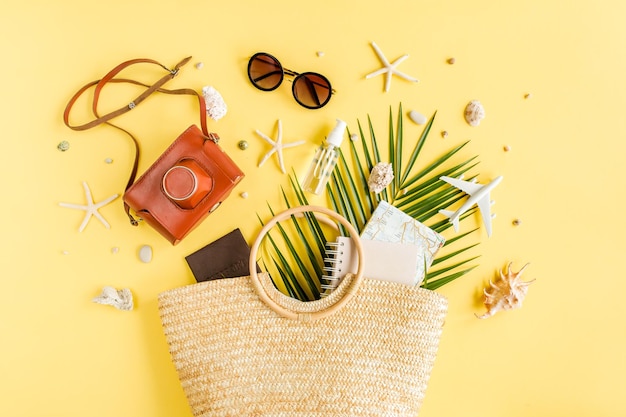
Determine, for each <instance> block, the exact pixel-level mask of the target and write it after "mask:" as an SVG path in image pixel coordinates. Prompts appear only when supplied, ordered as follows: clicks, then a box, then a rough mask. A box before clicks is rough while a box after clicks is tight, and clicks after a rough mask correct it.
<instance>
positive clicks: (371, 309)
mask: <svg viewBox="0 0 626 417" xmlns="http://www.w3.org/2000/svg"><path fill="white" fill-rule="evenodd" d="M305 211H312V212H316V213H321V214H325V215H327V216H329V217H331V218H333V219H334V220H336V221H338V222H339V223H341V224H342V225H344V226H345V228H346V230H348V232H349V234H350V237H351V239H352V240H353V242H354V244H355V247H356V249H357V253H358V255H359V257H360V262H359V264H360V265H359V270H358V271H357V273H356V274H354V275H353V274H348V276H346V277H345V278H344V279H343V280H342V282H341V284H340V285H339V286H338V287H337V288H336V289H335V290H334V291H333V292H332V293H331V294H330V295H328V296H327V297H324V298H322V299H320V300H316V301H310V302H301V301H298V300H295V299H293V298H290V297H287V296H285V295H284V294H282V293H281V292H279V291H278V290H277V289H276V288H275V287H274V286H273V284H272V281H271V278H270V277H269V275H268V274H267V273H257V272H256V268H255V261H256V256H257V253H258V249H259V245H260V243H261V240H262V239H263V237H264V235H265V234H266V233H267V232H268V231H269V229H271V228H272V227H273V226H274V225H276V223H278V222H279V221H281V220H285V219H287V218H289V217H290V216H291V215H293V214H297V213H302V212H305ZM362 254H363V251H362V247H361V244H360V241H359V238H358V234H357V232H356V231H355V230H354V228H353V227H352V226H351V225H350V223H349V222H348V221H347V220H345V219H344V218H343V217H341V216H340V215H338V214H337V213H335V212H333V211H331V210H328V209H326V208H323V207H315V206H301V207H297V208H293V209H289V210H287V211H285V212H282V213H280V214H278V215H277V216H276V217H274V218H273V219H272V220H271V221H270V222H268V223H267V224H266V225H265V227H264V228H263V229H262V230H261V232H260V233H259V236H258V237H257V239H256V241H255V243H254V244H253V246H252V248H251V253H250V265H251V268H250V276H247V277H241V278H229V279H220V280H215V281H206V282H202V283H198V284H193V285H189V286H185V287H181V288H176V289H173V290H169V291H166V292H164V293H161V294H159V312H160V316H161V321H162V324H163V328H164V332H165V336H166V340H167V342H168V345H169V350H170V353H171V357H172V361H173V363H174V365H175V367H176V370H177V372H178V375H179V378H180V381H181V383H182V387H183V389H184V391H185V394H186V396H187V398H188V401H189V404H190V407H191V410H192V412H193V415H194V416H196V417H200V416H411V417H414V416H416V415H417V414H418V411H419V408H420V405H421V403H422V400H423V398H424V392H425V390H426V385H427V382H428V379H429V377H430V372H431V369H432V367H433V363H434V360H435V356H436V353H437V348H438V345H439V338H440V336H441V331H442V326H443V323H444V319H445V315H446V313H447V300H446V298H445V297H443V296H442V295H439V294H437V293H435V292H433V291H429V290H425V289H423V288H419V287H408V286H405V285H403V284H398V283H393V282H386V281H378V280H372V279H363V273H362V271H363V264H364V262H367V259H363V258H362Z"/></svg>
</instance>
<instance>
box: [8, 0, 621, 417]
mask: <svg viewBox="0 0 626 417" xmlns="http://www.w3.org/2000/svg"><path fill="white" fill-rule="evenodd" d="M625 14H626V5H625V3H624V2H622V1H617V0H599V1H595V2H585V1H578V0H572V1H563V0H549V1H546V0H526V1H523V2H510V1H495V0H475V1H472V2H468V1H461V0H443V1H438V2H427V1H415V0H413V1H401V0H388V1H371V0H367V1H337V0H332V1H331V0H318V1H316V2H299V1H276V0H265V1H256V0H254V1H253V0H241V1H235V2H230V1H222V2H215V1H206V0H205V1H198V0H181V1H167V2H166V1H144V0H138V1H128V0H125V1H121V0H109V1H100V2H94V1H91V0H80V1H78V0H64V1H59V2H50V1H34V0H23V1H19V2H17V1H15V2H4V3H3V5H2V6H0V31H1V33H2V36H1V38H0V53H1V57H2V58H1V59H2V68H1V69H0V74H1V76H0V77H1V80H2V81H1V83H2V87H1V89H2V95H1V97H2V100H1V101H0V103H1V104H0V105H1V106H2V111H0V127H1V129H2V130H1V131H2V147H1V149H2V151H1V152H0V166H1V167H2V173H3V178H2V213H1V214H2V215H1V216H0V222H1V223H0V226H1V228H0V233H1V234H2V251H1V255H0V256H1V258H0V259H1V260H2V261H1V277H2V285H1V286H0V288H2V297H1V301H0V393H1V397H2V399H1V400H0V415H3V416H16V417H17V416H64V417H71V416H91V417H97V416H120V417H121V416H154V417H159V416H162V417H166V416H168V417H169V416H187V415H190V412H189V409H188V406H187V404H186V400H185V397H184V394H183V392H182V389H181V387H180V384H179V382H178V380H177V377H176V374H175V371H174V368H173V366H172V364H171V362H170V358H169V353H168V351H167V346H166V344H165V340H164V337H163V335H162V331H161V327H160V323H159V319H158V313H157V306H156V296H157V294H158V293H159V292H161V291H164V290H167V289H169V288H173V287H177V286H181V285H187V284H190V283H192V282H193V277H192V275H191V272H190V271H189V269H188V267H187V265H186V263H185V261H184V256H186V255H188V254H189V253H191V252H193V251H195V250H197V249H198V248H200V247H202V246H204V245H205V244H207V243H209V242H210V241H212V240H214V239H216V238H218V237H220V236H222V235H223V234H225V233H227V232H229V231H230V230H232V229H233V228H236V227H240V228H241V229H242V231H243V233H244V235H245V237H246V239H247V240H248V241H249V242H251V241H252V240H253V239H254V237H255V235H256V233H257V232H258V229H259V227H258V220H257V219H256V213H259V214H261V216H263V217H267V216H268V212H267V208H266V202H270V203H271V204H272V205H273V206H276V207H280V204H281V199H280V194H279V190H280V186H285V187H288V178H287V176H285V175H282V174H281V173H280V171H279V169H278V166H277V163H276V160H275V159H273V158H272V159H271V160H269V161H268V162H267V163H266V164H265V165H264V166H262V167H261V168H258V167H257V166H256V165H257V163H258V161H259V159H260V158H261V157H262V156H263V154H265V152H266V151H267V150H269V148H268V146H267V145H266V144H265V143H264V142H263V141H262V140H261V139H260V138H259V137H258V136H256V135H255V133H254V130H255V129H259V130H261V131H263V132H265V133H266V134H268V135H272V136H273V135H274V134H275V130H274V129H275V124H276V121H277V120H278V119H281V120H282V122H283V129H284V140H285V141H286V142H291V141H296V140H306V141H307V143H306V145H303V146H300V147H298V148H295V149H290V150H287V151H286V152H285V160H286V164H287V167H288V169H291V168H292V167H293V169H294V170H295V171H296V172H297V174H298V175H299V176H300V178H302V176H303V175H304V172H305V170H306V167H307V165H308V163H309V160H310V157H311V153H312V151H313V149H314V148H315V147H316V146H317V144H318V143H319V141H320V139H321V138H322V137H323V136H324V135H325V134H326V133H327V132H328V131H329V129H330V128H332V126H333V125H334V121H335V118H337V117H339V118H342V119H344V120H346V121H347V122H348V125H349V127H350V128H351V129H352V130H355V129H356V120H357V119H359V120H361V121H362V122H363V121H365V120H366V118H367V115H368V114H369V115H370V116H371V118H372V122H373V124H374V126H375V128H376V129H377V132H378V134H379V135H381V136H382V137H386V132H387V118H388V112H389V108H390V107H391V108H392V110H393V111H394V115H395V114H396V112H397V108H398V104H399V103H400V102H402V104H403V106H404V110H405V112H408V111H410V110H417V111H420V112H421V113H423V114H425V115H427V116H430V115H431V114H432V113H433V112H434V111H435V110H437V111H438V113H437V118H436V121H435V125H434V127H433V132H432V133H431V136H430V140H429V142H428V144H427V147H426V149H425V153H426V156H425V157H423V158H424V159H423V161H424V162H428V161H430V160H432V158H434V157H436V156H438V155H440V154H441V153H443V152H444V151H446V150H448V149H450V148H451V147H452V146H454V145H457V144H459V143H461V142H464V141H466V140H471V142H470V144H469V145H468V146H467V147H466V148H465V149H464V150H463V155H462V156H463V157H469V156H472V155H479V159H480V162H481V163H480V165H479V166H478V167H477V168H476V169H475V170H474V172H475V173H476V174H478V175H479V179H480V180H481V182H484V181H488V180H489V179H491V178H493V177H495V176H496V175H503V176H504V181H503V182H502V184H501V185H500V186H499V187H498V188H496V190H495V191H494V192H493V194H492V198H493V199H495V200H496V201H497V203H496V205H495V206H494V211H495V212H496V213H497V215H498V217H497V218H496V219H495V220H494V222H493V227H494V233H493V236H492V237H491V238H489V239H488V238H487V237H486V235H485V233H484V229H482V230H481V237H480V241H481V244H480V245H479V246H478V248H477V249H476V250H475V254H477V255H481V256H480V258H479V259H478V260H477V264H479V267H478V268H476V269H475V270H474V271H472V273H471V274H469V275H468V276H466V277H464V278H462V279H461V280H459V281H456V282H455V283H452V284H450V285H448V286H446V287H444V288H443V289H441V290H440V292H441V293H443V294H445V295H446V296H447V297H448V298H449V301H450V311H449V314H448V317H447V322H446V326H445V328H444V333H443V337H442V340H441V346H440V350H439V354H438V357H437V361H436V364H435V368H434V371H433V374H432V378H431V381H430V384H429V387H428V390H427V393H426V398H425V401H424V405H423V408H422V410H421V415H422V416H425V417H428V416H452V415H457V416H467V417H469V416H480V417H502V416H508V417H517V416H520V417H521V416H531V415H532V416H553V417H554V416H568V417H574V416H623V415H626V403H625V402H624V398H623V392H624V388H626V384H625V382H626V381H625V377H624V375H625V374H626V353H625V352H626V324H624V323H625V322H624V317H625V316H626V303H624V293H625V292H626V283H625V280H624V272H623V268H622V265H623V260H624V248H625V245H624V244H623V241H624V235H625V232H626V229H625V223H624V220H623V212H624V204H625V203H626V200H625V199H624V195H623V193H624V191H625V187H624V185H625V182H624V161H623V158H624V155H625V154H626V140H625V139H626V126H625V122H624V120H626V117H624V111H625V110H624V109H625V108H626V88H625V87H626V85H625V83H626V77H625V76H624V74H626V55H625V52H624V45H626V26H624V21H623V20H624V19H623V18H624V15H625ZM372 41H374V42H376V43H377V44H378V45H379V46H380V48H381V49H382V51H383V52H384V53H385V54H386V56H387V58H388V59H389V60H394V59H396V58H398V57H400V56H401V55H402V54H404V53H408V54H409V55H410V57H409V58H408V59H407V60H406V61H405V62H404V63H402V64H401V65H400V66H399V69H400V70H401V71H404V72H406V73H408V74H410V75H413V76H415V77H417V78H419V79H420V82H419V83H416V84H414V83H409V82H407V81H404V80H402V79H400V78H398V77H394V79H393V80H392V84H391V90H390V91H389V92H388V93H384V92H383V85H384V80H383V77H376V78H374V79H368V80H366V79H365V78H364V76H365V75H366V74H367V73H369V72H372V71H374V70H376V69H377V68H379V66H380V63H379V61H378V58H377V57H376V55H375V53H374V51H373V49H372V47H371V46H370V42H372ZM257 51H266V52H269V53H272V54H274V55H275V56H277V57H278V58H279V59H280V60H281V61H282V63H283V64H284V65H285V66H286V67H287V68H290V69H294V70H298V71H306V70H311V71H317V72H320V73H323V74H325V75H327V76H328V78H329V79H330V80H331V81H332V83H333V85H334V87H335V88H336V89H337V94H336V95H335V96H333V98H332V100H331V102H330V104H329V105H328V106H326V107H325V108H323V109H321V110H317V111H310V110H306V109H304V108H301V107H300V106H298V105H297V104H296V103H295V102H294V100H293V98H292V97H291V95H290V90H289V88H288V86H289V85H290V84H286V86H282V87H281V88H279V89H278V90H276V91H274V92H271V93H264V92H261V91H258V90H256V89H254V88H253V87H252V86H251V85H250V84H249V82H248V79H247V77H246V73H245V68H246V63H247V59H248V57H250V56H251V54H253V53H254V52H257ZM318 51H323V52H324V56H322V57H318V56H317V54H316V52H318ZM188 55H193V60H192V62H191V63H190V64H188V65H187V67H185V68H184V70H183V71H182V72H181V74H180V75H179V76H178V77H177V78H176V79H175V80H174V81H172V82H171V83H170V84H168V86H169V87H191V88H195V89H198V90H200V89H201V88H202V86H205V85H212V86H214V87H215V88H216V89H218V91H220V92H221V94H222V95H223V96H224V99H225V100H226V102H227V104H228V106H229V111H228V114H227V115H226V117H225V118H224V119H222V120H220V121H219V122H212V121H211V122H210V129H211V130H214V131H217V132H218V133H219V134H220V135H221V136H222V142H221V144H222V146H223V148H224V149H225V150H226V152H228V153H229V154H230V155H231V156H232V158H233V159H234V160H235V161H236V162H237V163H238V164H239V165H240V167H241V168H242V169H243V170H244V171H245V172H246V174H247V176H246V178H245V179H244V181H243V182H242V183H241V184H240V185H239V186H238V187H237V188H236V190H235V191H234V192H233V194H232V196H231V197H230V198H229V199H228V200H227V201H226V203H225V204H224V206H223V207H221V208H220V209H219V210H218V211H217V212H215V213H214V214H212V215H211V216H210V217H209V218H208V219H207V220H206V221H205V222H204V223H203V224H202V225H201V226H200V227H199V228H198V229H197V230H196V231H195V232H193V234H192V235H190V236H189V237H188V238H187V239H185V240H184V241H183V242H182V243H181V244H180V245H178V246H176V247H172V246H170V245H169V243H167V242H166V241H165V240H164V239H163V238H161V237H160V236H159V235H157V234H156V233H155V232H153V231H152V230H150V229H149V228H148V227H147V226H145V225H144V226H143V227H140V228H139V229H134V228H131V227H130V226H129V225H128V224H127V219H126V218H125V215H124V213H123V210H122V201H121V197H120V198H118V199H117V200H115V202H114V203H112V204H110V205H108V206H106V207H104V208H103V209H101V210H100V212H101V213H102V214H103V216H104V217H105V218H106V219H107V220H108V221H109V222H110V223H111V229H109V230H107V229H105V228H104V227H103V225H102V224H101V223H100V222H98V221H97V220H95V219H92V220H91V222H90V223H89V225H88V226H87V228H86V229H85V230H84V231H83V232H82V233H78V226H79V224H80V222H81V221H82V218H83V213H82V212H78V211H73V210H69V209H65V208H61V207H59V206H58V203H59V202H61V201H65V202H73V203H82V202H84V194H83V190H82V186H81V182H82V181H86V182H87V183H88V184H89V185H90V187H91V190H92V193H93V195H94V198H95V199H96V201H100V200H103V199H105V198H106V197H108V196H110V195H112V194H115V193H117V194H121V193H122V192H123V187H124V184H125V183H126V179H127V175H128V172H129V169H130V164H131V158H132V154H131V150H132V148H131V145H130V141H129V139H128V138H127V137H125V136H123V135H122V134H120V133H118V132H117V131H115V130H114V129H109V128H107V127H100V128H96V129H93V130H91V131H88V132H74V131H72V130H70V129H68V128H67V127H65V126H64V124H63V122H62V119H61V115H62V112H63V109H64V107H65V104H66V102H67V101H68V99H69V98H70V97H71V96H72V95H73V94H74V92H75V91H76V90H78V88H79V87H81V86H82V85H83V84H85V83H87V82H88V81H91V80H93V79H97V78H98V77H100V76H102V75H103V74H105V73H106V72H107V71H108V70H109V69H111V68H112V67H113V66H115V65H117V64H118V63H120V62H122V61H124V60H127V59H131V58H138V57H147V58H153V59H156V60H158V61H161V62H163V63H164V64H166V65H174V64H175V63H176V62H178V61H179V60H180V59H182V58H183V57H185V56H188ZM450 57H454V58H456V63H455V64H454V65H449V64H447V63H446V60H447V59H448V58H450ZM196 62H203V63H204V67H203V68H202V69H196V68H195V67H194V65H193V64H194V63H196ZM130 74H132V75H134V76H136V77H138V78H141V77H143V79H144V80H146V81H151V80H154V79H156V78H158V77H160V73H158V72H157V71H154V70H152V69H144V70H138V71H134V72H131V73H130ZM157 75H158V77H157ZM527 93H530V94H532V96H531V97H530V98H529V99H525V98H524V95H525V94H527ZM132 95H133V92H132V91H126V90H124V89H117V88H115V87H114V88H113V89H111V90H110V91H109V94H108V95H106V97H105V98H104V101H103V104H102V105H103V107H102V108H103V109H107V108H108V109H113V108H116V107H119V106H120V105H121V104H122V103H124V100H127V99H128V98H129V97H132ZM471 99H478V100H480V101H481V102H482V103H483V104H484V106H485V109H486V114H487V116H486V118H485V119H484V121H483V123H482V124H481V125H480V126H479V127H476V128H472V127H469V126H468V125H467V124H466V123H465V122H464V120H463V109H464V107H465V104H466V103H467V102H468V101H469V100H471ZM80 109H82V111H81V110H80ZM195 109H196V107H195V103H193V101H192V100H191V99H189V98H186V97H169V96H155V97H151V98H150V99H148V100H147V101H146V102H144V103H142V105H140V106H139V107H138V108H137V109H136V110H135V111H134V112H131V113H130V114H127V115H125V116H124V117H122V118H120V119H119V120H118V123H119V124H120V125H123V126H124V127H126V128H128V129H129V130H131V131H132V132H133V133H135V134H136V135H137V136H138V138H139V140H140V141H141V143H142V146H143V149H144V154H143V156H144V158H143V159H142V164H141V166H140V171H143V170H145V169H146V168H147V167H148V166H149V163H150V162H151V161H153V160H154V159H155V158H156V157H157V156H158V155H159V154H160V153H161V152H162V151H163V150H164V149H165V148H166V147H167V145H168V144H169V143H170V141H171V140H173V139H174V138H175V137H176V136H177V135H178V134H179V133H180V132H182V130H183V129H184V128H186V127H187V126H188V125H190V124H192V123H195V122H196V121H197V113H196V110H195ZM88 116H89V114H88V112H87V111H86V104H85V103H83V105H82V107H81V106H79V107H78V108H77V112H76V113H75V114H74V115H73V117H74V118H75V119H74V120H76V121H80V120H85V121H86V120H87V118H88ZM421 130H422V128H421V127H420V126H417V125H415V124H414V123H412V122H410V121H409V120H408V118H406V119H405V137H406V138H415V139H417V137H419V134H420V132H421ZM442 130H447V131H448V132H449V136H448V137H447V138H446V139H442V138H441V136H440V135H439V132H440V131H442ZM62 140H67V141H69V142H70V146H71V147H70V150H69V151H67V152H64V153H62V152H59V151H58V150H57V149H56V146H57V144H58V143H59V142H60V141H62ZM239 140H246V141H248V142H249V144H250V147H249V149H248V150H246V151H240V150H239V149H238V148H237V142H238V141H239ZM505 145H509V146H510V147H511V151H510V152H504V151H503V146H505ZM106 158H112V159H113V160H114V162H113V163H112V164H106V163H105V162H104V160H105V159H106ZM243 191H247V192H248V193H249V198H248V199H245V200H244V199H242V198H241V197H240V196H239V193H240V192H243ZM514 219H520V220H521V221H522V224H521V225H520V226H518V227H515V226H513V225H512V221H513V220H514ZM464 223H465V222H464ZM464 223H462V228H469V227H470V224H469V223H468V224H464ZM144 244H149V245H151V246H152V247H153V249H154V260H153V261H152V262H151V263H149V264H143V263H141V262H140V261H139V260H138V258H137V250H138V248H139V247H140V246H141V245H144ZM113 247H119V249H120V250H119V253H117V254H112V253H111V248H113ZM64 252H66V254H64ZM509 261H512V262H513V269H515V270H517V269H519V268H521V266H522V265H523V264H524V263H526V262H530V263H531V265H530V266H529V267H528V269H527V270H526V272H525V274H524V279H526V280H530V279H536V281H535V282H534V283H533V284H532V285H531V287H530V290H529V294H528V297H527V299H526V301H525V303H524V306H523V308H522V309H520V310H513V311H510V312H504V313H499V314H497V315H496V316H494V317H492V318H490V319H488V320H478V319H476V317H475V316H474V313H481V312H483V311H484V309H483V307H482V305H481V301H480V298H479V296H480V291H481V290H482V288H483V285H484V283H485V282H486V281H487V280H488V279H490V278H493V277H494V275H495V273H496V271H497V270H498V269H500V268H503V267H505V266H506V264H507V262H509ZM105 285H112V286H115V287H118V288H123V287H128V288H130V289H131V290H132V291H133V293H134V294H135V301H136V308H135V310H134V311H132V312H122V311H118V310H116V309H114V308H112V307H108V306H100V305H97V304H94V303H92V302H91V299H92V298H93V297H95V296H96V295H98V294H99V292H100V290H101V289H102V287H103V286H105Z"/></svg>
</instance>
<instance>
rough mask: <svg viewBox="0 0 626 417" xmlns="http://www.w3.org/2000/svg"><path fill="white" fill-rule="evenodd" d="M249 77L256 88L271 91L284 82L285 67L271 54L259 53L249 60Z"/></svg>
mask: <svg viewBox="0 0 626 417" xmlns="http://www.w3.org/2000/svg"><path fill="white" fill-rule="evenodd" d="M248 78H250V81H251V82H252V84H254V86H255V87H256V88H258V89H260V90H264V91H271V90H274V89H276V88H277V87H278V86H279V85H280V83H282V82H283V67H282V65H280V62H278V60H277V59H276V58H274V57H273V56H271V55H270V54H266V53H258V54H255V55H254V56H253V57H252V58H250V62H248Z"/></svg>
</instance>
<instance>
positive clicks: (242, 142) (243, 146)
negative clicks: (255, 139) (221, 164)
mask: <svg viewBox="0 0 626 417" xmlns="http://www.w3.org/2000/svg"><path fill="white" fill-rule="evenodd" d="M237 146H239V149H241V150H242V151H245V150H246V149H248V142H246V141H245V140H240V141H239V143H238V144H237Z"/></svg>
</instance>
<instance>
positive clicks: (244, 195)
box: [239, 191, 248, 199]
mask: <svg viewBox="0 0 626 417" xmlns="http://www.w3.org/2000/svg"><path fill="white" fill-rule="evenodd" d="M239 195H240V196H241V198H243V199H246V198H248V193H247V192H245V191H244V192H243V193H241V194H239Z"/></svg>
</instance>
